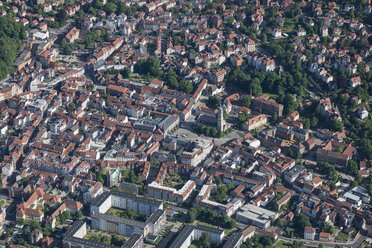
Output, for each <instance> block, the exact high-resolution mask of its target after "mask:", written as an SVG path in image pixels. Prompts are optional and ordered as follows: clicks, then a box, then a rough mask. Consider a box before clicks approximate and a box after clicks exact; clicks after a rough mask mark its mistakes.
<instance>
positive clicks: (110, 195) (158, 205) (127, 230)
mask: <svg viewBox="0 0 372 248" xmlns="http://www.w3.org/2000/svg"><path fill="white" fill-rule="evenodd" d="M111 207H114V208H119V209H128V210H132V211H134V212H136V213H139V214H142V215H147V216H149V218H148V219H147V220H146V221H145V222H142V221H136V220H131V219H126V218H121V217H117V216H113V215H108V214H105V213H106V212H107V211H108V210H109V209H110V208H111ZM90 215H91V218H92V227H93V228H95V229H98V230H101V231H105V232H112V233H117V234H120V235H125V236H130V235H132V234H134V233H137V234H141V235H143V236H144V237H146V236H147V235H148V234H154V235H157V234H158V233H159V232H160V231H161V228H162V227H163V226H164V224H165V222H166V215H165V211H164V210H163V203H162V202H160V201H157V200H151V199H147V198H144V197H138V196H135V195H132V194H129V193H125V192H121V191H115V190H113V191H110V192H106V193H103V194H102V195H100V196H99V197H97V198H96V199H95V200H94V201H93V203H92V205H91V212H90Z"/></svg>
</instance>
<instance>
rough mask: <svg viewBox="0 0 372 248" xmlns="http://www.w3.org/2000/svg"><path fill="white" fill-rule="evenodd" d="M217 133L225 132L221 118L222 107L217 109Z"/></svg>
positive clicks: (223, 121)
mask: <svg viewBox="0 0 372 248" xmlns="http://www.w3.org/2000/svg"><path fill="white" fill-rule="evenodd" d="M217 131H218V132H221V133H222V132H223V131H225V120H224V118H223V108H222V106H220V107H219V109H218V114H217Z"/></svg>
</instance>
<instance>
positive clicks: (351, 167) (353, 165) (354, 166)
mask: <svg viewBox="0 0 372 248" xmlns="http://www.w3.org/2000/svg"><path fill="white" fill-rule="evenodd" d="M347 170H348V171H349V172H350V173H351V174H353V175H355V174H356V173H357V172H358V164H357V162H355V161H354V160H350V162H349V164H348V166H347Z"/></svg>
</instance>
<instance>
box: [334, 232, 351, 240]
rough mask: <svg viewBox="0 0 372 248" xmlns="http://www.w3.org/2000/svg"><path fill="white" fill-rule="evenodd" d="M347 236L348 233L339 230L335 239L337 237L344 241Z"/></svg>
mask: <svg viewBox="0 0 372 248" xmlns="http://www.w3.org/2000/svg"><path fill="white" fill-rule="evenodd" d="M348 238H349V235H347V234H345V233H343V232H340V233H339V234H338V235H337V237H336V239H337V240H340V241H346V240H347V239H348Z"/></svg>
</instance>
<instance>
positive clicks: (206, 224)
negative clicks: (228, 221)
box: [196, 221, 217, 228]
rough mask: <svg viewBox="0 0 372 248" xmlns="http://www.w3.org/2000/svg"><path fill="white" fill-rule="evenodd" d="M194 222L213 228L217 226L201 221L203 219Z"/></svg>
mask: <svg viewBox="0 0 372 248" xmlns="http://www.w3.org/2000/svg"><path fill="white" fill-rule="evenodd" d="M196 224H197V225H200V226H207V227H213V228H216V227H217V226H215V225H212V224H209V223H207V222H203V221H198V222H197V223H196Z"/></svg>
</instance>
